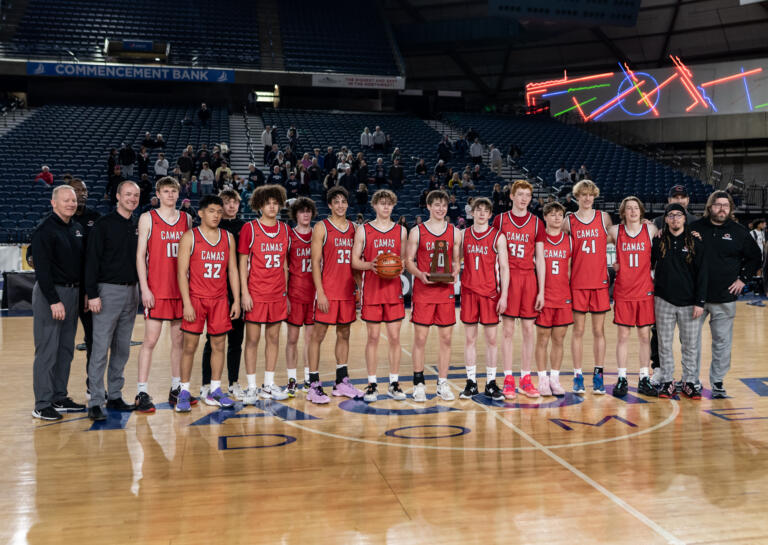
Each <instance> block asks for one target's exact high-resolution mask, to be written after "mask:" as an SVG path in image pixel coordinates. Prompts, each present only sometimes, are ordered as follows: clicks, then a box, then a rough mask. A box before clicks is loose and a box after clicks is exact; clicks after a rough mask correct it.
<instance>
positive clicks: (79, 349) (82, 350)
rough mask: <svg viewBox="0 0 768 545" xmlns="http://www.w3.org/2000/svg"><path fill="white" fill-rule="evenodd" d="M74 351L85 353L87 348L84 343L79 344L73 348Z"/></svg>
mask: <svg viewBox="0 0 768 545" xmlns="http://www.w3.org/2000/svg"><path fill="white" fill-rule="evenodd" d="M75 350H77V351H78V352H85V351H86V350H88V346H87V345H86V344H85V343H80V344H78V345H77V346H75Z"/></svg>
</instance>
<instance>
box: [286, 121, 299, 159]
mask: <svg viewBox="0 0 768 545" xmlns="http://www.w3.org/2000/svg"><path fill="white" fill-rule="evenodd" d="M288 146H289V147H290V148H291V150H292V151H293V152H294V153H299V131H298V129H296V127H294V126H293V125H291V128H290V129H288Z"/></svg>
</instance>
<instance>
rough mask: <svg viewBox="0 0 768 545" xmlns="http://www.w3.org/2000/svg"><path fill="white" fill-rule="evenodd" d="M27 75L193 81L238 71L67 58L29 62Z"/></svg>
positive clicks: (231, 76) (224, 79)
mask: <svg viewBox="0 0 768 545" xmlns="http://www.w3.org/2000/svg"><path fill="white" fill-rule="evenodd" d="M27 75H30V76H60V77H65V78H107V79H138V80H150V81H189V82H199V83H234V82H235V71H234V70H224V69H221V68H184V67H181V66H178V67H173V66H135V65H124V64H117V65H116V64H87V63H78V64H75V63H65V62H27Z"/></svg>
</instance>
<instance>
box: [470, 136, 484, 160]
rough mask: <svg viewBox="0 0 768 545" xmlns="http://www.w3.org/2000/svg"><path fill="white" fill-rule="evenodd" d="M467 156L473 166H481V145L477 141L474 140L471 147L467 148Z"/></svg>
mask: <svg viewBox="0 0 768 545" xmlns="http://www.w3.org/2000/svg"><path fill="white" fill-rule="evenodd" d="M469 156H470V157H471V158H472V162H473V163H474V164H476V165H481V164H482V163H483V145H482V144H481V143H480V140H479V139H477V138H475V139H474V141H473V142H472V145H471V146H469Z"/></svg>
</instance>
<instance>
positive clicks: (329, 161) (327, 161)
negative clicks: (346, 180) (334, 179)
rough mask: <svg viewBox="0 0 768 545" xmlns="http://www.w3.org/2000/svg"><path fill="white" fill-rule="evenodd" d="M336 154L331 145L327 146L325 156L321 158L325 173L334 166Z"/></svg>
mask: <svg viewBox="0 0 768 545" xmlns="http://www.w3.org/2000/svg"><path fill="white" fill-rule="evenodd" d="M336 164H337V162H336V154H335V153H334V152H333V146H328V149H327V150H326V153H325V157H324V158H323V170H324V171H325V173H326V174H327V173H328V172H330V171H331V170H332V169H334V168H336Z"/></svg>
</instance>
